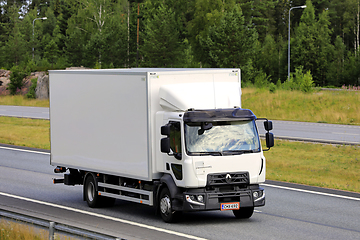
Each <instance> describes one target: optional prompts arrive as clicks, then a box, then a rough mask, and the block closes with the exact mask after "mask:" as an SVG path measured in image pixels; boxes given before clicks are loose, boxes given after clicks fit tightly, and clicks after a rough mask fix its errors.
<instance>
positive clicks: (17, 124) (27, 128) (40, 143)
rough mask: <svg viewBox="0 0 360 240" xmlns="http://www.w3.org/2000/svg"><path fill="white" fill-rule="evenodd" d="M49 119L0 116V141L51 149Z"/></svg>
mask: <svg viewBox="0 0 360 240" xmlns="http://www.w3.org/2000/svg"><path fill="white" fill-rule="evenodd" d="M49 128H50V122H49V120H36V119H27V118H13V117H0V143H5V144H11V145H16V146H26V147H33V148H40V149H50V136H49Z"/></svg>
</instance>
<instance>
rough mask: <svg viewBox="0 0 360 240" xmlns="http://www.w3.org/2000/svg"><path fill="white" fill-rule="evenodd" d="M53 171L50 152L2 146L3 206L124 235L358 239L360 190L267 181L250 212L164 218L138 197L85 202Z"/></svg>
mask: <svg viewBox="0 0 360 240" xmlns="http://www.w3.org/2000/svg"><path fill="white" fill-rule="evenodd" d="M54 177H61V175H58V174H54V173H53V167H52V166H49V153H48V152H36V151H35V152H32V151H28V150H23V151H19V150H14V149H8V148H4V147H0V182H1V184H0V209H8V210H11V209H13V211H17V212H25V213H26V212H27V213H28V214H32V215H36V216H39V217H44V218H48V219H50V220H52V221H55V222H57V221H60V222H61V221H62V222H68V223H70V224H74V225H76V226H79V227H81V226H82V227H84V228H91V229H93V230H98V231H102V232H106V233H109V234H110V233H111V234H113V235H114V234H116V235H117V236H118V237H120V238H124V239H222V240H227V239H360V223H359V216H360V194H356V193H347V192H342V191H334V190H326V189H320V188H314V187H306V186H300V185H293V184H288V185H287V184H281V183H276V182H268V183H266V184H264V185H263V187H264V188H265V191H266V198H267V200H266V206H265V207H262V208H257V209H256V210H257V211H256V212H255V213H254V215H253V216H252V217H251V218H250V219H247V220H237V219H235V218H234V217H233V215H232V213H231V212H220V211H210V212H198V213H185V214H184V215H183V219H182V221H181V222H180V223H176V224H166V223H164V222H163V221H162V220H161V218H160V216H155V214H154V209H153V208H151V207H148V206H143V205H139V204H136V203H131V202H125V201H121V200H117V202H116V204H115V206H114V207H111V208H99V209H91V208H88V207H87V205H86V202H84V201H82V187H81V186H75V187H69V186H64V185H62V184H57V185H53V184H52V178H54ZM309 177H311V176H309ZM9 194H10V195H9ZM34 200H35V201H36V202H34Z"/></svg>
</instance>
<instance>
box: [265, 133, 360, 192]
mask: <svg viewBox="0 0 360 240" xmlns="http://www.w3.org/2000/svg"><path fill="white" fill-rule="evenodd" d="M264 155H265V157H266V179H269V180H277V181H284V182H292V183H300V184H305V185H311V186H318V187H325V188H333V189H339V190H346V191H352V192H360V175H359V172H360V146H344V145H323V144H314V143H301V142H289V141H282V140H276V141H275V146H274V147H273V148H271V150H270V151H268V152H264Z"/></svg>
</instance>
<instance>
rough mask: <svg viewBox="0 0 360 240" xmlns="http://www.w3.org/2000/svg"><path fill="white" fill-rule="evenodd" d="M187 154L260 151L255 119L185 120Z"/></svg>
mask: <svg viewBox="0 0 360 240" xmlns="http://www.w3.org/2000/svg"><path fill="white" fill-rule="evenodd" d="M185 144H186V151H187V154H188V155H221V156H222V155H237V154H244V153H254V152H259V151H260V141H259V136H258V132H257V130H256V126H255V121H254V120H251V121H221V122H187V123H185Z"/></svg>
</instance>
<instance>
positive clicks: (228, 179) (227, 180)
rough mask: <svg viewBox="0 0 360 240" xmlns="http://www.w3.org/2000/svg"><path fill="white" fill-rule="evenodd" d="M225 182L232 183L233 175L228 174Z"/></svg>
mask: <svg viewBox="0 0 360 240" xmlns="http://www.w3.org/2000/svg"><path fill="white" fill-rule="evenodd" d="M225 181H226V182H227V183H231V182H232V181H231V175H230V174H229V173H228V174H226V176H225Z"/></svg>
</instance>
